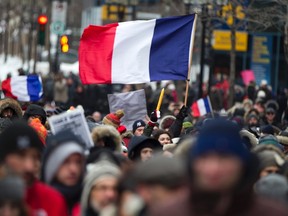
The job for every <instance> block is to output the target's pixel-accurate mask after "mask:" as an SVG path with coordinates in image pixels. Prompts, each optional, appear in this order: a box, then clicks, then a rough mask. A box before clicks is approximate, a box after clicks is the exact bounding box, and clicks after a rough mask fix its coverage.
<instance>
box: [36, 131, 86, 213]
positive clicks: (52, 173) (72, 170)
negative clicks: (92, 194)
mask: <svg viewBox="0 0 288 216" xmlns="http://www.w3.org/2000/svg"><path fill="white" fill-rule="evenodd" d="M84 164H85V157H84V146H83V145H82V144H81V141H80V140H79V139H78V137H76V136H75V135H74V134H73V133H71V132H69V131H62V132H59V133H58V134H56V135H52V136H50V137H49V139H48V141H47V148H46V149H45V151H44V154H43V160H42V170H41V178H42V180H43V181H44V182H45V183H47V184H48V185H50V186H52V187H53V188H55V189H56V190H57V191H59V192H60V193H61V194H62V195H63V196H64V198H65V201H66V204H67V207H68V214H69V215H72V216H78V215H79V210H80V207H79V205H80V203H79V202H80V197H81V192H82V179H83V175H84V170H85V169H84Z"/></svg>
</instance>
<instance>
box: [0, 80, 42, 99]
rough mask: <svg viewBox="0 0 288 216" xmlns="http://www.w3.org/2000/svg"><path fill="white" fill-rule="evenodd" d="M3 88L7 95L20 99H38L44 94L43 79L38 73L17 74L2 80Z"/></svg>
mask: <svg viewBox="0 0 288 216" xmlns="http://www.w3.org/2000/svg"><path fill="white" fill-rule="evenodd" d="M2 90H3V93H4V95H5V96H6V97H11V98H14V99H16V100H18V101H22V102H29V101H32V102H34V101H38V100H40V99H41V97H42V95H43V88H42V80H41V77H40V76H38V75H28V76H16V77H12V78H8V79H6V80H4V81H3V82H2Z"/></svg>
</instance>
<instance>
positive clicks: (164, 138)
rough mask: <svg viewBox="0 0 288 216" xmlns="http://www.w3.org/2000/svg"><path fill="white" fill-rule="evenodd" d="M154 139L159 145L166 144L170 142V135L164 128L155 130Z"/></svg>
mask: <svg viewBox="0 0 288 216" xmlns="http://www.w3.org/2000/svg"><path fill="white" fill-rule="evenodd" d="M153 137H154V139H156V140H158V141H159V142H160V144H161V145H166V144H170V143H172V137H171V135H170V133H169V132H168V131H165V130H161V129H159V130H157V131H156V132H155V133H154V135H153Z"/></svg>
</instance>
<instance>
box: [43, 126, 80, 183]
mask: <svg viewBox="0 0 288 216" xmlns="http://www.w3.org/2000/svg"><path fill="white" fill-rule="evenodd" d="M74 153H78V154H80V155H82V156H83V157H84V145H82V143H81V141H80V140H79V138H78V137H77V136H75V135H74V134H73V133H72V132H70V131H61V132H59V133H58V134H56V135H52V136H50V137H49V138H48V140H47V148H46V149H45V152H44V155H43V159H42V170H41V178H42V180H43V181H44V182H46V183H48V184H50V183H51V182H52V180H53V178H54V177H55V175H56V172H57V170H58V169H59V167H60V166H61V165H62V163H63V162H64V161H65V160H66V159H67V158H68V157H69V156H70V155H72V154H74Z"/></svg>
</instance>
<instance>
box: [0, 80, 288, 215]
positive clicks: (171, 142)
mask: <svg viewBox="0 0 288 216" xmlns="http://www.w3.org/2000/svg"><path fill="white" fill-rule="evenodd" d="M262 87H263V88H262V89H261V88H260V89H259V90H257V92H256V90H255V92H254V94H253V96H252V97H250V96H251V94H247V97H242V98H241V100H240V99H239V98H240V97H238V99H237V100H236V101H235V106H234V107H232V108H231V109H230V110H228V111H227V112H223V111H220V110H219V112H214V113H209V114H207V115H205V116H201V117H199V118H193V112H191V110H190V108H189V107H186V106H184V105H183V106H182V105H181V106H176V105H175V104H174V106H171V107H172V108H171V109H170V112H169V114H166V113H160V111H158V110H154V111H153V112H152V113H151V114H150V116H149V118H145V119H144V118H143V119H138V120H136V121H135V122H134V124H133V128H132V130H127V128H126V127H125V125H123V124H122V122H121V118H122V117H123V116H124V115H125V112H124V111H123V110H118V111H117V112H115V113H109V114H107V115H105V116H104V117H103V118H102V117H101V113H99V112H95V113H94V115H93V116H92V115H91V116H90V115H88V116H86V122H87V125H88V127H89V131H90V135H91V138H92V140H93V144H94V146H93V147H92V148H87V144H86V143H83V140H82V139H81V138H80V137H78V136H76V135H75V133H73V131H70V130H63V131H61V132H59V133H56V134H53V133H52V132H51V130H50V126H49V123H48V121H47V119H48V118H49V117H50V116H52V115H59V114H61V113H64V112H67V110H65V109H63V108H61V107H58V108H56V109H54V110H51V109H49V110H46V109H45V108H44V107H43V106H40V105H37V104H29V105H27V106H26V107H25V108H23V107H21V106H20V104H19V103H18V102H17V101H16V100H14V99H12V98H4V99H1V100H0V215H1V216H27V215H32V216H46V215H47V216H48V215H49V216H58V215H59V216H60V215H61V216H65V215H67V216H80V215H81V216H95V215H97V216H98V215H100V216H114V215H115V216H116V215H117V216H144V215H149V216H150V215H151V216H160V215H166V216H167V215H168V216H169V215H179V216H180V215H181V216H186V215H187V216H188V215H197V216H209V215H215V216H216V215H217V216H218V215H219V216H228V215H229V216H231V215H247V216H250V215H251V216H252V215H253V216H254V215H273V216H282V215H288V208H287V204H288V160H287V154H288V129H287V126H288V121H287V120H288V118H287V116H288V115H287V113H288V111H287V110H288V107H287V95H282V97H281V98H280V99H281V100H280V99H279V97H278V98H276V99H275V97H273V96H272V95H270V94H269V91H268V89H267V88H266V89H265V86H262ZM214 90H215V89H214ZM214 90H213V91H214ZM266 90H267V91H266ZM213 91H212V94H213ZM248 93H251V91H250V92H248ZM278 96H280V95H278ZM60 98H61V97H60ZM278 99H279V100H278ZM213 101H214V100H213V98H212V103H214V102H213ZM283 101H284V103H283ZM283 104H284V105H283ZM165 108H166V109H167V107H165ZM69 111H71V112H73V110H69Z"/></svg>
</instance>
